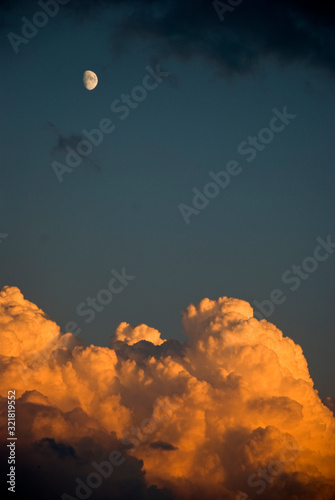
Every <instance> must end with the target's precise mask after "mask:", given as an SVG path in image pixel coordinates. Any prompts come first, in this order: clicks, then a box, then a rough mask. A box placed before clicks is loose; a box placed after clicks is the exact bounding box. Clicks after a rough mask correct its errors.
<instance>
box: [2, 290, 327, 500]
mask: <svg viewBox="0 0 335 500" xmlns="http://www.w3.org/2000/svg"><path fill="white" fill-rule="evenodd" d="M183 326H184V333H185V339H186V340H185V342H184V343H183V344H180V343H178V342H177V341H169V340H164V339H162V338H161V335H160V333H159V332H158V331H157V330H155V329H153V328H150V327H148V326H146V325H139V326H137V327H135V328H134V327H131V326H130V325H129V324H128V323H125V322H124V323H121V325H120V326H119V327H118V328H117V330H116V334H115V336H113V338H112V339H111V345H110V347H98V346H94V345H90V346H85V345H83V344H81V343H80V342H79V341H78V339H76V338H75V337H74V336H73V335H72V334H71V333H65V334H62V333H61V332H60V329H59V327H58V326H57V325H56V323H55V322H54V321H52V320H51V319H50V318H49V317H48V316H47V315H46V314H45V313H43V311H41V310H40V309H39V308H38V307H37V306H36V305H34V304H32V303H31V302H29V301H28V300H26V299H25V298H24V297H23V295H22V293H21V292H20V291H19V290H18V289H17V288H10V287H5V288H4V289H3V290H2V292H1V293H0V332H1V333H0V335H1V353H0V354H1V357H0V366H1V379H0V390H1V392H0V394H1V400H0V415H1V416H0V427H1V439H4V437H5V436H6V424H7V401H6V398H7V391H8V389H9V388H15V390H16V397H17V404H16V413H17V420H18V431H17V436H18V439H19V440H20V450H21V451H20V457H17V461H18V465H17V467H18V472H17V474H18V478H19V477H20V476H21V481H23V480H24V481H25V483H24V484H25V487H26V484H28V485H31V487H32V488H33V489H34V493H35V498H36V499H40V498H45V495H46V492H48V498H50V499H53V498H58V499H59V498H63V500H69V498H70V499H73V498H79V497H78V496H77V495H78V491H79V493H80V491H81V492H83V491H84V490H85V487H86V488H89V489H90V491H91V493H90V494H92V498H96V499H102V500H104V499H106V500H107V498H110V497H111V495H112V496H113V498H118V499H123V498H124V499H126V498H133V499H139V500H140V499H141V500H142V499H143V500H144V499H169V500H172V499H180V500H188V499H194V500H196V499H198V498H199V499H200V498H208V499H211V500H216V499H221V500H222V499H223V500H225V499H226V500H233V499H234V500H236V499H237V498H238V499H239V500H242V499H244V500H247V499H249V498H250V499H251V498H260V499H262V498H264V499H270V500H272V499H274V500H276V499H283V498H285V499H289V500H295V499H296V498H303V499H310V500H332V499H334V495H335V419H334V416H333V413H332V411H331V409H330V408H332V404H333V400H332V399H331V398H327V400H326V401H325V404H323V403H322V402H321V400H320V398H319V396H318V393H317V391H316V390H315V389H314V387H313V381H312V380H311V378H310V375H309V371H308V366H307V362H306V359H305V357H304V355H303V352H302V349H301V347H300V346H298V345H297V344H295V343H294V342H293V340H291V339H290V338H288V337H285V336H283V334H282V332H281V331H280V330H278V329H277V328H276V327H275V326H274V325H273V324H271V323H268V322H267V321H265V320H262V321H259V320H257V319H256V318H254V316H253V310H252V307H251V306H250V305H249V304H248V303H247V302H245V301H242V300H238V299H232V298H227V297H221V298H219V299H218V300H216V301H214V300H209V299H204V300H202V301H201V302H200V303H199V304H198V305H193V304H191V305H190V306H188V307H187V308H186V309H185V311H184V312H183ZM47 346H48V349H47V353H48V356H46V355H45V349H46V347H47ZM41 353H43V355H42V354H41ZM40 354H41V355H40ZM32 357H34V362H33V363H32V362H31V359H32ZM327 406H328V407H327ZM4 449H5V447H4V446H2V447H1V450H2V451H1V452H0V459H1V461H2V463H6V458H5V456H4V451H3V450H4ZM115 453H116V455H115ZM113 457H114V459H115V460H116V462H118V463H117V464H116V465H115V464H114V465H115V467H114V469H113V473H111V474H110V475H109V476H108V477H107V476H106V474H107V473H106V471H108V470H110V469H109V468H110V467H111V465H108V463H109V464H111V460H113ZM108 461H109V462H108ZM102 463H104V464H105V465H101V464H102ZM94 464H95V465H94ZM99 464H100V465H99ZM99 467H100V469H99ZM97 470H98V471H100V472H99V474H100V475H98V477H99V478H100V483H99V486H98V487H96V488H95V487H93V486H92V485H91V487H90V486H89V481H90V480H89V477H91V476H89V475H90V474H92V472H95V473H97ZM55 471H57V481H55ZM103 472H104V473H105V477H104V476H103ZM87 478H88V479H87ZM18 481H19V479H18ZM80 481H81V482H80ZM80 485H81V486H80ZM79 487H80V488H82V489H81V490H80V489H79V490H78V488H79ZM65 493H66V495H67V496H63V497H62V495H64V494H65ZM85 498H88V497H85Z"/></svg>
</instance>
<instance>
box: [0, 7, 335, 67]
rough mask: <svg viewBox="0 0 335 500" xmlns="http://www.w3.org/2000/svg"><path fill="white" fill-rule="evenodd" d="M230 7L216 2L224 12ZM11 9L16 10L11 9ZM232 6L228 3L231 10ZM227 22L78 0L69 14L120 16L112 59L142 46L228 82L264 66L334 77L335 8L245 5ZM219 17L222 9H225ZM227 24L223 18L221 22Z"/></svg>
mask: <svg viewBox="0 0 335 500" xmlns="http://www.w3.org/2000/svg"><path fill="white" fill-rule="evenodd" d="M30 3H31V8H32V9H33V8H34V7H35V9H36V3H35V2H32V1H31V2H29V1H25V2H15V5H13V2H9V1H8V2H4V1H2V2H1V3H0V8H1V7H2V10H3V11H4V13H6V12H7V11H8V10H10V9H11V8H12V9H15V13H16V14H17V16H18V15H19V14H20V13H21V12H22V9H23V11H24V12H26V9H27V8H28V4H30ZM222 3H224V4H226V5H227V2H217V4H218V5H219V6H220V4H222ZM11 4H12V5H11ZM228 4H229V2H228ZM235 5H236V6H235V7H233V9H231V8H230V11H227V12H225V13H224V14H223V17H224V20H223V21H222V22H221V20H220V16H219V15H218V13H217V12H216V10H215V8H214V7H213V2H212V1H208V0H192V1H190V0H185V1H183V2H179V1H176V0H175V1H173V0H168V1H167V0H152V1H150V2H147V1H145V0H126V1H124V0H122V1H121V0H113V1H108V0H95V1H90V0H86V1H85V0H71V1H70V2H69V3H68V4H67V5H66V6H65V7H63V11H64V12H66V13H67V14H66V15H68V13H69V12H72V14H73V18H74V20H75V21H76V22H79V23H83V22H85V21H86V22H91V21H92V19H95V20H98V19H99V15H101V13H104V12H105V10H106V9H109V10H113V14H114V18H115V20H116V21H115V26H114V27H113V30H112V32H111V44H112V47H113V51H118V52H119V51H120V50H122V48H125V47H126V46H127V45H128V43H129V42H130V41H134V40H135V41H136V40H138V39H143V40H145V41H147V42H148V43H150V44H151V46H152V50H153V55H155V56H157V55H159V56H164V55H165V56H166V57H169V56H176V57H179V58H181V59H183V60H185V59H189V58H192V57H203V58H204V59H205V60H206V61H209V62H212V63H213V64H214V65H216V67H217V68H218V70H219V72H222V73H223V74H225V75H232V74H243V73H246V72H250V71H254V70H255V69H256V68H257V66H258V64H259V62H260V61H262V60H269V61H273V60H276V61H277V62H278V63H279V64H294V63H296V62H303V63H306V64H308V65H311V66H314V67H317V68H322V69H326V70H327V71H329V72H331V73H332V74H334V70H335V50H334V47H335V33H334V24H335V13H334V9H333V6H332V3H331V2H328V3H327V2H323V3H322V4H318V3H317V2H312V1H304V0H272V1H271V2H269V1H268V0H241V2H240V3H238V4H235ZM218 10H219V11H220V7H218ZM221 17H222V16H221Z"/></svg>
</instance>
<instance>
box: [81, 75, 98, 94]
mask: <svg viewBox="0 0 335 500" xmlns="http://www.w3.org/2000/svg"><path fill="white" fill-rule="evenodd" d="M83 82H84V85H85V87H86V88H87V90H93V89H95V87H96V86H97V85H98V77H97V75H96V74H95V73H93V71H85V73H84V76H83Z"/></svg>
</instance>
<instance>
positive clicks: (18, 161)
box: [0, 0, 335, 500]
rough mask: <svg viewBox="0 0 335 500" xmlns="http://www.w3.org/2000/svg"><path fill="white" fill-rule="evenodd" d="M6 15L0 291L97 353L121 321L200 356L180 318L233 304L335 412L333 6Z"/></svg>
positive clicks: (120, 7) (19, 4)
mask: <svg viewBox="0 0 335 500" xmlns="http://www.w3.org/2000/svg"><path fill="white" fill-rule="evenodd" d="M41 5H44V10H48V9H51V10H49V14H45V15H42V16H41V15H38V14H36V13H37V12H38V11H39V12H41V11H42V12H44V11H43V8H42V7H41ZM45 5H47V6H45ZM55 5H56V7H55ZM224 5H225V7H224ZM0 9H1V18H0V34H1V37H0V40H1V44H0V47H1V48H0V50H1V60H2V62H3V71H2V77H1V81H0V94H1V99H0V103H1V116H2V119H1V122H0V127H1V128H0V141H1V148H0V160H1V182H0V209H1V219H0V221H1V222H0V259H1V275H0V285H1V287H0V289H2V287H4V286H9V287H17V288H19V290H20V291H21V293H22V294H23V295H24V297H25V299H26V300H27V301H31V302H32V303H33V304H36V305H37V306H38V307H39V308H40V309H41V310H43V311H44V312H45V313H46V314H47V315H48V317H49V318H50V319H51V320H53V321H54V322H55V323H56V324H57V325H58V326H59V327H60V329H61V331H62V332H73V333H74V334H75V335H77V336H78V337H79V339H81V340H82V341H83V342H84V343H85V344H87V345H89V344H94V345H95V346H108V345H110V337H111V336H112V335H114V334H115V331H116V329H117V328H118V327H119V325H120V324H121V323H122V324H123V322H126V323H128V324H130V325H132V326H133V327H135V326H137V325H141V324H145V325H149V326H150V328H153V329H155V330H158V331H159V332H161V336H162V338H163V339H174V340H177V341H179V342H180V343H183V342H184V340H185V337H184V334H183V329H184V327H185V325H184V327H183V325H182V323H181V312H182V310H184V309H186V308H187V307H188V306H189V305H190V304H191V303H193V304H198V303H199V302H200V301H201V300H202V299H204V298H208V299H210V300H213V301H217V300H218V299H219V298H220V297H234V298H236V299H240V300H242V301H246V302H248V303H249V304H250V305H251V306H252V307H253V308H254V312H255V317H256V318H257V319H262V318H265V319H268V321H270V322H271V323H273V324H274V325H275V326H276V327H277V328H278V329H279V330H281V331H282V332H283V334H284V335H285V336H287V337H289V338H290V339H292V340H293V341H294V342H295V343H296V344H298V345H300V346H301V347H302V350H303V353H304V356H305V358H306V360H307V363H308V369H309V373H310V376H311V379H312V380H313V381H314V384H315V389H317V390H318V391H319V395H320V397H321V398H322V399H324V398H325V397H327V396H329V397H334V396H335V389H334V376H335V371H334V349H335V339H334V295H335V294H334V284H333V280H332V276H334V270H335V251H334V243H335V228H334V159H335V151H334V131H335V130H334V129H335V115H334V111H335V102H334V75H335V37H334V13H333V10H332V7H331V4H330V3H329V4H327V3H326V2H309V1H308V2H306V1H303V0H293V1H292V0H291V1H286V0H273V1H272V0H271V2H270V1H265V0H242V1H230V2H229V1H227V2H226V3H224V2H211V1H205V0H196V1H188V0H181V1H177V0H171V1H168V0H166V1H163V0H152V1H146V2H145V1H143V0H126V1H122V2H121V1H107V0H101V1H94V0H93V1H88V0H86V1H79V0H69V1H68V0H62V1H60V0H58V3H56V4H55V3H53V2H52V1H50V4H49V3H48V2H46V1H45V2H44V1H43V0H42V1H40V2H35V1H30V0H26V1H4V0H3V1H0ZM56 11H57V12H56ZM32 20H34V21H35V24H38V25H39V26H40V27H38V28H36V27H34V25H32V24H31V21H32ZM41 25H43V26H41ZM85 70H92V71H94V72H95V73H96V74H97V76H98V78H99V83H98V86H97V87H96V88H95V89H94V90H92V91H88V90H87V89H85V87H84V85H83V81H82V78H83V73H84V71H85ZM98 129H99V130H98ZM97 130H98V131H97ZM101 130H102V131H101ZM89 139H91V142H87V140H89ZM82 141H86V142H82ZM92 142H93V144H92ZM87 152H88V153H89V154H87ZM78 154H79V156H78ZM76 165H77V166H76ZM208 183H211V184H208ZM213 183H214V184H213ZM204 193H205V195H206V196H205V195H204ZM333 242H334V243H333ZM4 293H5V292H4ZM13 293H14V292H13ZM16 293H18V292H15V294H16ZM15 294H14V295H15ZM15 297H16V295H15ZM270 297H271V302H269V299H270ZM21 300H23V299H21V298H20V299H19V302H20V301H21ZM263 301H266V302H263ZM264 308H265V309H264ZM261 313H262V316H261ZM129 328H130V327H129ZM152 335H153V338H154V340H155V339H156V340H155V341H154V342H153V343H154V344H155V342H156V341H157V338H156V337H155V335H156V334H154V333H152ZM121 337H122V336H121ZM121 337H120V334H119V340H120V341H121V340H124V339H123V337H122V338H121ZM149 337H150V336H149ZM149 337H143V336H141V334H139V337H138V338H139V340H143V339H144V338H146V339H149ZM124 338H127V336H125V337H124ZM134 338H136V335H135V337H134ZM150 338H151V337H150ZM134 342H135V340H134V339H133V342H132V343H134ZM264 373H267V370H266V369H264ZM264 376H265V375H264ZM298 378H299V377H298ZM129 383H130V382H129ZM130 385H131V384H130ZM31 390H40V389H39V388H36V387H35V386H34V387H33V388H31ZM48 397H49V395H48ZM22 404H25V403H22ZM59 408H61V409H62V411H63V410H64V408H65V409H66V410H67V411H68V407H67V406H66V405H65V406H64V408H63V407H62V406H59ZM127 418H128V417H127ZM120 432H121V431H120ZM50 439H51V438H50ZM138 458H140V457H138ZM180 460H181V461H182V460H183V459H182V458H181V459H180ZM149 462H150V460H149ZM149 468H150V467H149ZM152 477H153V478H154V480H156V476H155V474H154V473H153V475H152ZM169 481H170V479H169ZM155 484H156V483H155ZM164 484H165V483H164ZM166 484H167V487H170V486H171V485H170V483H166ZM232 488H233V487H232ZM172 489H173V488H172ZM97 498H98V497H97ZM150 498H151V497H150ZM152 498H154V497H152ZM157 498H163V496H162V497H158V496H157ZM164 498H165V497H164ZM166 498H168V497H166ZM178 498H179V497H178ZM180 498H181V497H180ZM185 498H186V497H185ZM213 498H214V497H213ZM227 498H228V497H227ZM273 498H275V496H273ZM311 498H314V497H311ZM324 498H328V497H327V496H326V493H325V497H324ZM329 498H330V497H329ZM241 500H242V497H241Z"/></svg>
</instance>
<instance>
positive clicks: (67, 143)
mask: <svg viewBox="0 0 335 500" xmlns="http://www.w3.org/2000/svg"><path fill="white" fill-rule="evenodd" d="M45 128H46V130H49V131H50V132H53V133H54V134H56V136H57V143H56V145H55V146H54V147H53V149H52V150H51V155H52V156H55V157H58V158H59V159H60V160H63V163H65V162H64V159H65V156H66V154H67V153H68V151H69V150H68V149H67V148H71V150H72V151H74V152H75V153H74V154H77V146H78V144H79V143H80V142H81V141H83V140H86V138H85V137H84V136H83V135H82V134H75V133H73V134H70V135H69V136H65V135H63V134H62V133H61V132H60V131H59V130H58V129H57V127H56V126H55V124H54V123H52V122H47V123H46V125H45ZM79 158H81V159H82V161H84V163H86V164H87V165H88V166H89V167H91V168H92V169H93V170H95V171H96V172H101V166H100V164H99V163H98V161H97V160H96V158H95V157H94V153H90V155H88V156H80V155H79Z"/></svg>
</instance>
